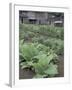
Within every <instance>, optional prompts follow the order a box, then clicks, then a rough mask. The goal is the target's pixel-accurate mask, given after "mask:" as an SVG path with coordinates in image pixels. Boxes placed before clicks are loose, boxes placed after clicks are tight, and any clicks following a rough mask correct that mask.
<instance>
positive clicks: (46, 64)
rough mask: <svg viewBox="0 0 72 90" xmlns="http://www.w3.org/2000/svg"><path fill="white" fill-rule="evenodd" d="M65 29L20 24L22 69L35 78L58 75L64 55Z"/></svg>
mask: <svg viewBox="0 0 72 90" xmlns="http://www.w3.org/2000/svg"><path fill="white" fill-rule="evenodd" d="M63 34H64V32H63V27H51V26H48V25H33V24H20V27H19V59H20V62H19V63H20V67H21V69H29V70H31V71H33V72H34V73H35V75H34V76H33V78H46V77H54V76H56V75H58V74H59V73H58V65H57V63H58V59H59V55H63V53H64V52H63V51H64V36H63Z"/></svg>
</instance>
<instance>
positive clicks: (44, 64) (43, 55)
mask: <svg viewBox="0 0 72 90" xmlns="http://www.w3.org/2000/svg"><path fill="white" fill-rule="evenodd" d="M20 53H21V54H20V57H21V55H22V57H23V58H24V60H23V59H22V62H20V65H21V68H22V69H24V68H32V69H33V70H34V71H35V74H36V76H38V75H39V77H40V76H41V77H43V76H48V74H46V73H45V70H47V69H48V68H49V65H50V63H52V62H53V61H54V60H55V59H56V58H57V55H56V54H55V53H53V52H52V50H51V49H50V48H49V47H46V46H44V45H42V44H38V43H25V44H22V42H21V43H20ZM20 60H21V58H20ZM51 61H52V62H51ZM53 65H54V64H53ZM55 68H56V67H55ZM56 69H57V68H56ZM55 74H57V73H55ZM55 74H53V75H55ZM49 75H50V74H49Z"/></svg>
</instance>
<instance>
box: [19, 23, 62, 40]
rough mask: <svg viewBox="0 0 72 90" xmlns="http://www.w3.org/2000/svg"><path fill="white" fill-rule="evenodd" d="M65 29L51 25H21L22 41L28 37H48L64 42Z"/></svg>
mask: <svg viewBox="0 0 72 90" xmlns="http://www.w3.org/2000/svg"><path fill="white" fill-rule="evenodd" d="M63 29H64V28H63V27H52V26H49V25H33V24H20V33H21V34H20V39H23V38H24V36H25V35H27V36H31V37H33V36H39V35H43V36H47V37H53V38H58V39H61V40H63V39H64V30H63Z"/></svg>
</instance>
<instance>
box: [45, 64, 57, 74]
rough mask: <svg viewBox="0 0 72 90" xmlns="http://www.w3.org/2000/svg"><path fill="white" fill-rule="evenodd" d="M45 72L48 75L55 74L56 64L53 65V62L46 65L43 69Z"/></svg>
mask: <svg viewBox="0 0 72 90" xmlns="http://www.w3.org/2000/svg"><path fill="white" fill-rule="evenodd" d="M44 72H45V73H46V74H48V75H56V74H58V71H57V65H54V64H52V63H51V64H50V65H49V66H48V69H47V70H45V71H44Z"/></svg>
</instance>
